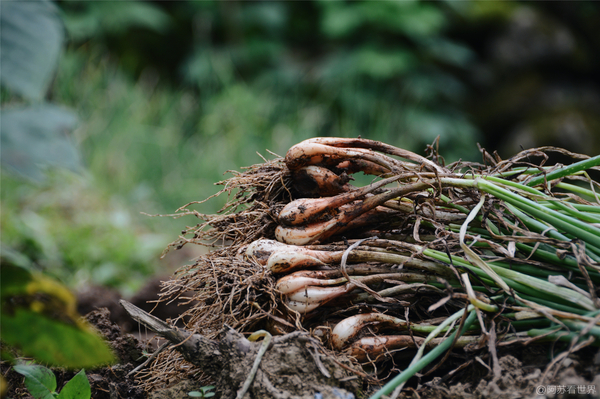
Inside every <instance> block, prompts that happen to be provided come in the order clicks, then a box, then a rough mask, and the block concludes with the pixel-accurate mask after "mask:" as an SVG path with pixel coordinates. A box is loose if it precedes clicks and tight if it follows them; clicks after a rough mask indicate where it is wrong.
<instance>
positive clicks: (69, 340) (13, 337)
mask: <svg viewBox="0 0 600 399" xmlns="http://www.w3.org/2000/svg"><path fill="white" fill-rule="evenodd" d="M4 308H5V307H4V306H3V310H2V314H1V315H0V322H1V333H2V340H3V341H4V342H6V343H7V344H9V345H13V346H16V347H19V348H21V349H22V351H23V353H24V354H25V355H28V356H32V357H34V358H35V359H36V360H38V361H40V362H43V363H46V364H49V365H54V366H62V367H67V368H82V367H93V366H98V365H106V364H110V363H112V362H113V361H114V355H113V353H112V352H111V350H110V349H109V348H108V346H107V345H106V343H105V342H104V340H103V339H102V338H101V337H100V336H99V335H97V334H96V333H95V332H93V331H92V330H89V329H83V328H81V327H80V326H78V325H74V324H70V323H66V322H63V321H62V320H59V319H53V318H50V317H49V316H47V315H45V314H41V313H37V312H35V311H33V310H31V309H25V308H20V307H17V308H14V309H10V311H6V309H4ZM41 332H43V333H41Z"/></svg>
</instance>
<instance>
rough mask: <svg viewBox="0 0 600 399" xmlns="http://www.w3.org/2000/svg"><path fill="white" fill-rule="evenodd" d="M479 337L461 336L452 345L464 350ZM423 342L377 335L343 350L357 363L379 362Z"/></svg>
mask: <svg viewBox="0 0 600 399" xmlns="http://www.w3.org/2000/svg"><path fill="white" fill-rule="evenodd" d="M444 339H445V338H434V339H432V340H431V341H429V342H428V343H427V344H426V345H427V348H429V349H431V348H434V347H436V346H437V345H439V344H440V343H441V342H442V341H443V340H444ZM478 340H479V336H462V337H459V338H458V339H457V340H456V342H455V343H454V347H455V348H464V347H465V346H467V345H469V344H472V343H475V342H477V341H478ZM424 342H425V338H422V337H415V336H412V337H411V336H410V335H379V336H377V337H363V338H361V339H359V340H358V341H356V342H354V343H353V344H352V345H350V346H349V347H348V349H347V350H345V351H344V352H345V354H346V355H348V356H351V357H354V358H356V360H358V361H359V362H371V361H381V360H384V359H385V358H387V356H391V355H392V353H391V351H394V350H402V349H417V348H418V347H420V346H421V345H423V343H424Z"/></svg>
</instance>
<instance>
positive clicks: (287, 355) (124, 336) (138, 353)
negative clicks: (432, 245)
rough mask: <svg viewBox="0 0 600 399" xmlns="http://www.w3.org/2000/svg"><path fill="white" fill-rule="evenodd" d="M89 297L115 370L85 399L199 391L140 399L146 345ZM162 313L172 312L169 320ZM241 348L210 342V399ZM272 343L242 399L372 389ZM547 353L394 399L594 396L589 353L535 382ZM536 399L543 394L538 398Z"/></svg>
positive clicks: (8, 375)
mask: <svg viewBox="0 0 600 399" xmlns="http://www.w3.org/2000/svg"><path fill="white" fill-rule="evenodd" d="M153 284H156V283H153ZM155 287H156V285H155ZM154 292H155V293H156V292H158V290H156V291H154ZM93 293H94V295H93V296H92V295H89V293H88V295H86V296H82V297H81V299H82V301H81V303H82V306H83V305H85V304H86V299H85V298H86V297H87V298H93V301H95V302H96V303H98V304H102V305H104V306H105V307H103V308H101V309H96V310H92V311H91V312H89V313H88V314H87V315H86V318H87V320H89V321H90V322H91V323H92V324H93V325H95V326H96V327H97V328H98V330H99V331H100V332H101V333H102V335H103V336H105V337H106V339H107V341H108V342H109V343H110V345H111V347H112V348H113V350H114V351H115V353H116V354H117V356H118V358H119V364H117V365H113V366H111V367H107V368H100V369H96V370H87V371H86V373H87V376H88V379H89V380H90V384H91V387H92V398H94V399H125V398H130V399H168V398H173V399H175V398H186V397H189V396H188V395H187V393H188V392H191V391H197V390H200V388H201V387H202V386H203V385H206V383H205V381H206V380H203V381H200V380H183V381H173V383H172V385H171V386H170V387H166V388H164V389H155V390H153V391H152V392H146V391H145V390H144V387H143V386H141V385H140V381H139V380H136V379H135V378H134V375H133V374H129V373H130V372H131V371H132V370H133V369H134V368H135V367H136V366H138V365H140V364H141V363H142V362H143V361H144V360H145V359H146V357H145V355H144V353H143V351H144V350H145V348H147V343H145V342H142V341H140V340H139V339H138V338H136V337H135V336H134V335H132V334H131V333H130V332H131V330H133V329H134V328H133V327H132V326H134V325H136V326H137V324H136V323H134V322H132V321H131V320H130V319H129V318H128V317H127V316H126V314H125V316H124V315H123V310H122V308H121V307H120V306H119V305H118V304H117V300H118V299H119V298H118V295H115V294H114V293H113V292H110V290H105V289H100V288H98V289H95V290H94V291H93ZM140 297H144V295H140ZM145 300H148V298H145ZM109 309H110V310H109ZM113 311H114V314H113ZM169 311H170V312H175V313H171V314H169ZM180 311H181V309H180V308H171V309H170V310H167V309H162V310H161V312H162V313H160V314H161V318H164V319H167V318H175V317H176V316H177V315H178V314H179V313H177V312H180ZM115 321H116V322H118V323H120V324H121V325H119V324H117V323H115ZM248 342H249V341H247V340H246V339H245V338H244V337H243V336H242V335H241V334H238V333H236V332H235V331H233V330H227V329H226V330H224V331H223V333H222V334H221V336H220V340H219V341H213V342H211V343H210V345H216V346H215V352H214V354H213V355H214V357H213V361H212V362H210V363H209V362H206V361H205V362H204V365H205V366H206V371H207V373H208V374H209V375H210V377H212V379H213V380H214V381H215V383H214V385H215V386H216V388H215V392H216V395H215V396H214V397H215V398H217V399H218V398H234V397H235V394H236V391H237V389H239V387H240V386H241V385H242V384H243V382H244V380H245V378H246V377H247V375H248V371H249V370H250V368H251V366H252V363H253V361H254V359H255V358H256V353H257V352H258V349H259V347H260V345H261V342H256V343H248ZM273 342H274V344H273V346H272V347H271V348H270V349H269V350H267V352H266V354H265V357H264V358H263V360H262V361H261V365H260V368H259V371H258V373H257V375H256V377H255V381H254V383H253V385H252V388H251V390H250V392H251V393H249V394H246V395H245V396H244V398H306V399H309V398H310V399H312V398H353V397H356V398H361V397H368V396H369V395H370V394H372V393H374V392H375V391H376V389H377V388H378V387H376V386H369V385H368V383H367V382H366V381H364V380H363V379H361V378H360V377H356V376H353V375H352V374H351V373H349V372H348V370H347V368H348V366H350V364H349V363H346V364H344V365H340V361H339V359H336V360H334V359H332V358H330V357H327V356H321V357H320V363H321V367H319V362H316V361H315V360H314V351H311V350H310V345H309V344H307V342H309V341H307V338H306V337H303V336H301V335H298V334H296V335H295V336H292V335H290V336H289V337H275V338H274V339H273ZM240 348H245V349H243V350H240ZM515 349H517V350H515ZM552 350H554V351H555V353H558V352H559V350H564V348H558V347H549V346H548V345H545V346H541V345H538V346H528V347H520V348H514V347H513V348H512V349H506V348H504V349H503V348H499V351H498V355H499V361H498V365H499V367H500V373H499V375H498V377H496V378H494V373H493V372H492V370H491V368H490V366H489V364H492V362H491V361H490V359H488V357H487V352H486V351H483V350H482V351H480V352H475V353H466V352H465V353H459V354H457V355H453V356H451V357H450V358H449V359H447V361H446V362H445V363H444V365H443V366H442V367H440V368H439V369H437V370H435V371H434V372H433V373H431V374H430V375H421V377H420V378H416V379H413V380H414V381H412V380H411V381H410V382H411V384H410V385H407V387H406V389H405V390H404V391H403V392H402V394H401V395H400V396H399V397H400V398H406V399H408V398H435V399H458V398H467V399H476V398H557V399H558V398H560V399H563V398H578V399H583V398H597V397H600V395H599V393H600V366H599V365H600V356H599V355H598V351H597V349H596V348H594V347H587V348H585V349H584V350H581V351H579V352H576V353H574V354H572V355H570V356H569V357H568V358H567V359H566V361H565V364H563V366H562V367H560V368H559V369H558V371H556V372H555V373H554V374H552V373H548V374H547V375H546V376H545V377H546V378H545V379H544V380H543V381H542V377H544V372H545V370H546V367H547V364H548V361H549V359H550V353H551V351H552ZM205 360H206V359H205ZM342 363H343V362H342ZM323 368H324V369H325V370H326V372H325V374H327V372H329V377H327V376H325V375H324V373H323ZM1 371H2V374H3V375H4V377H5V379H6V380H7V381H8V384H9V391H8V397H10V398H15V399H16V398H31V396H30V395H29V393H28V391H27V389H26V388H25V387H24V386H23V378H22V377H21V376H20V375H19V374H17V373H15V372H14V371H12V370H11V369H10V367H9V366H8V365H7V364H2V365H1ZM424 372H426V371H424ZM55 374H56V376H57V382H58V386H59V387H60V386H62V385H64V384H65V383H66V382H67V381H68V380H69V379H70V378H72V377H73V375H74V374H75V372H73V371H65V370H55ZM578 389H579V391H578ZM536 390H538V391H536ZM569 391H570V392H569ZM536 392H540V393H543V394H540V395H538V394H536ZM593 392H596V394H594V393H593Z"/></svg>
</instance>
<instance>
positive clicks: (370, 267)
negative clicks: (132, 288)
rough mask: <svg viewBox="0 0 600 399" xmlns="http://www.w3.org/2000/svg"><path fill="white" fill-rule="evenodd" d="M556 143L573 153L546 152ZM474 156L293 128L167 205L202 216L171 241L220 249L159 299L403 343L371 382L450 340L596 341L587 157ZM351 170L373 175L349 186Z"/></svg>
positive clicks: (594, 205) (428, 357)
mask: <svg viewBox="0 0 600 399" xmlns="http://www.w3.org/2000/svg"><path fill="white" fill-rule="evenodd" d="M556 154H558V155H560V156H561V157H562V158H563V159H569V160H571V161H570V162H569V163H568V165H567V166H564V165H562V164H555V165H548V163H549V159H550V156H551V155H556ZM431 155H433V158H432V159H435V160H439V159H440V158H439V157H438V156H437V154H435V153H434V152H433V151H432V154H431ZM483 155H484V160H485V162H486V163H485V164H478V163H465V162H457V163H454V164H450V165H447V166H445V165H443V164H439V163H436V162H434V161H433V160H432V159H429V158H425V157H422V156H420V155H417V154H414V153H412V152H409V151H406V150H402V149H399V148H396V147H393V146H390V145H387V144H384V143H380V142H376V141H372V140H365V139H346V138H314V139H310V140H306V141H303V142H301V143H299V144H297V145H295V146H293V147H292V148H290V150H289V151H288V153H287V155H286V156H285V158H278V159H276V160H273V161H265V163H264V164H261V165H255V166H252V167H250V168H248V169H247V171H246V172H244V173H236V174H235V175H234V176H233V177H232V178H231V179H229V180H226V181H224V182H220V183H219V184H221V185H224V186H225V188H224V189H223V190H222V191H221V192H220V193H223V192H227V193H228V194H230V195H232V196H233V199H232V200H231V201H230V202H229V203H228V204H227V205H226V206H225V208H224V209H223V210H222V211H221V213H220V214H219V215H212V216H209V215H202V214H199V213H197V212H195V211H193V210H190V209H189V207H190V206H191V205H192V204H193V203H191V204H188V205H186V206H185V207H183V208H182V209H180V210H179V212H178V213H177V214H176V215H175V216H178V217H179V216H183V215H192V214H193V215H195V216H196V217H198V218H200V219H201V220H202V221H203V222H202V223H200V224H198V225H196V226H193V227H188V228H186V229H185V230H184V231H183V232H182V235H181V236H180V237H179V239H178V240H177V241H176V242H174V243H173V244H171V246H170V248H172V247H177V248H179V247H181V246H183V245H185V244H187V243H196V244H203V245H213V246H214V245H220V246H222V248H221V249H220V250H219V251H217V252H212V253H210V254H208V255H206V256H204V257H201V258H200V259H199V260H198V261H197V262H196V264H195V265H192V266H190V267H188V268H187V269H185V270H183V271H182V272H180V273H179V274H177V275H176V276H175V278H174V279H173V280H172V281H169V282H166V283H165V291H164V292H163V296H164V300H173V299H176V298H178V297H179V298H182V296H183V294H182V293H183V292H185V291H192V292H194V294H193V295H192V297H190V300H195V301H196V303H197V305H195V306H194V307H193V308H192V309H191V310H189V311H188V312H186V313H185V314H184V315H182V319H183V320H186V322H187V323H188V325H189V326H191V327H193V328H196V329H200V330H202V329H210V330H211V331H212V330H214V331H216V329H218V328H219V322H221V323H228V324H230V325H231V326H233V327H234V328H237V329H239V330H244V331H254V330H256V329H259V328H265V329H268V330H270V331H271V333H283V332H290V331H294V330H305V331H312V332H314V334H315V336H318V337H319V339H321V342H322V343H323V345H324V346H326V347H329V348H331V349H333V350H335V351H337V352H338V353H343V354H345V355H347V356H350V357H351V358H353V359H354V360H355V361H356V362H357V363H363V364H364V363H367V364H371V365H374V366H377V370H388V369H389V367H391V366H392V365H393V364H394V363H397V362H403V361H406V354H410V356H413V355H414V359H413V361H412V362H411V364H410V365H409V366H408V367H407V368H406V370H405V372H403V373H402V374H401V375H399V376H398V377H397V378H394V379H393V380H392V381H391V382H390V384H391V385H388V386H386V387H385V388H384V389H383V390H382V391H381V392H380V393H378V394H376V395H375V397H380V396H381V395H384V394H389V393H391V392H392V391H393V390H394V389H396V388H397V387H398V386H402V384H403V383H404V381H406V379H408V378H409V377H410V376H411V375H414V374H415V373H416V372H418V371H419V370H421V369H422V368H423V367H425V366H427V365H428V364H430V363H431V362H432V361H434V360H435V359H436V358H437V357H439V356H440V355H441V354H442V353H443V352H445V351H447V350H448V349H450V348H451V347H454V348H460V347H463V346H468V347H469V348H471V350H477V349H482V348H484V347H487V348H489V350H490V351H491V352H494V351H495V347H496V345H497V344H498V345H500V344H501V345H520V344H522V343H523V342H529V340H533V339H535V340H536V341H535V342H540V343H542V342H547V341H548V340H556V339H561V340H569V342H570V343H571V347H570V348H571V350H574V349H576V348H581V347H584V346H586V345H597V344H598V342H600V341H598V338H599V337H600V300H599V299H598V290H597V287H598V284H600V199H599V197H598V194H597V192H598V191H599V190H600V184H599V183H598V181H597V178H596V179H594V178H593V177H594V176H598V174H599V172H600V170H599V168H598V165H600V156H596V157H586V156H583V155H579V154H573V153H570V152H568V151H565V150H561V149H557V148H552V147H546V148H538V149H532V150H527V151H523V152H521V153H519V154H517V155H516V156H515V157H513V158H511V159H509V160H504V161H503V160H501V159H499V158H498V157H497V156H491V155H490V154H488V153H487V152H485V151H483ZM358 172H362V173H365V174H370V175H373V176H375V177H374V178H373V179H374V180H373V182H372V183H371V184H368V185H366V186H364V187H356V186H353V185H352V184H351V182H352V174H354V173H358ZM234 190H237V192H235V194H234ZM215 265H223V266H222V267H221V266H219V267H215ZM209 315H210V316H209ZM216 315H220V316H219V317H217V316H216ZM431 348H433V349H431ZM410 349H413V351H412V352H410ZM417 349H418V350H417ZM430 349H431V350H430ZM407 350H408V352H407ZM426 350H429V352H428V353H425V351H426ZM399 351H401V352H402V353H403V356H400V355H399V354H398V353H399ZM415 351H416V354H415ZM410 356H409V359H410ZM490 359H492V361H493V362H495V361H496V360H495V359H496V357H495V356H491V357H490ZM402 368H405V367H402ZM493 369H494V370H496V368H493ZM384 375H385V374H384V373H383V372H382V374H381V375H380V376H384Z"/></svg>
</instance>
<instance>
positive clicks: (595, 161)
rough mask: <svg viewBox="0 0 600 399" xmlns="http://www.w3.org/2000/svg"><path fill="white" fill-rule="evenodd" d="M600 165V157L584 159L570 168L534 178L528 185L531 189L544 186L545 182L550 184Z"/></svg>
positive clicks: (566, 167)
mask: <svg viewBox="0 0 600 399" xmlns="http://www.w3.org/2000/svg"><path fill="white" fill-rule="evenodd" d="M598 165H600V155H596V156H595V157H591V158H588V159H584V160H583V161H579V162H575V163H573V164H571V165H569V166H565V167H563V168H560V169H556V170H554V171H552V172H550V173H546V174H543V175H540V176H537V177H534V178H533V179H531V180H529V181H528V182H527V185H528V186H530V187H533V186H537V185H538V184H542V183H544V182H545V181H548V182H549V181H551V180H554V179H560V178H562V177H566V176H569V175H572V174H575V173H577V172H580V171H582V170H586V169H590V168H592V167H594V166H598Z"/></svg>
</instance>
